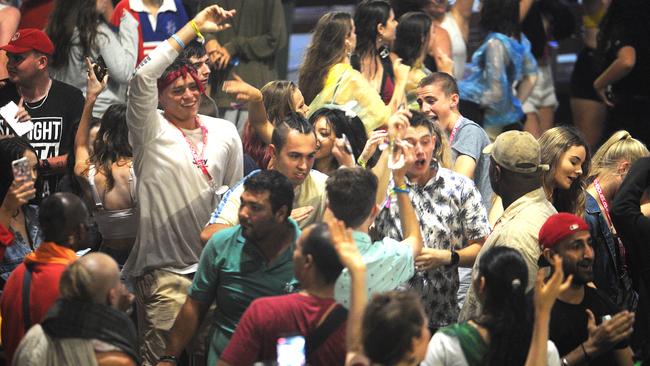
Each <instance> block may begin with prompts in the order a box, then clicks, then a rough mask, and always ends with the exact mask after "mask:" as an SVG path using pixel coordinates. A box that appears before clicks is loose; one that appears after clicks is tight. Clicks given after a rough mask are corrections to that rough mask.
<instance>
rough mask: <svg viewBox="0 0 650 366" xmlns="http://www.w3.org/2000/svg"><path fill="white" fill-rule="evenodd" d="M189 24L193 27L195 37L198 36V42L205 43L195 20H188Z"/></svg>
mask: <svg viewBox="0 0 650 366" xmlns="http://www.w3.org/2000/svg"><path fill="white" fill-rule="evenodd" d="M190 25H191V26H192V29H194V33H195V34H196V38H198V40H199V42H200V43H201V44H205V37H203V34H202V33H201V31H200V30H199V26H198V25H196V22H195V21H194V20H190Z"/></svg>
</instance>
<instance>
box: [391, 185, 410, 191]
mask: <svg viewBox="0 0 650 366" xmlns="http://www.w3.org/2000/svg"><path fill="white" fill-rule="evenodd" d="M393 192H395V193H409V192H411V190H410V189H409V187H408V186H407V185H406V184H401V185H399V186H395V187H393Z"/></svg>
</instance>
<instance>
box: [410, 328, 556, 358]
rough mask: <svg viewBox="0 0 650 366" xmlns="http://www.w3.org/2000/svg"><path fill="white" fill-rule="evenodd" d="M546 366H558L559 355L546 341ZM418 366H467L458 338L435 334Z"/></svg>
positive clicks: (553, 345) (551, 343)
mask: <svg viewBox="0 0 650 366" xmlns="http://www.w3.org/2000/svg"><path fill="white" fill-rule="evenodd" d="M547 353H548V355H547V362H546V364H547V365H548V366H560V365H561V361H560V355H559V353H558V351H557V348H556V347H555V344H554V343H553V342H552V341H548V352H547ZM420 366H468V364H467V360H466V359H465V354H464V353H463V349H462V348H461V346H460V341H458V338H456V337H453V336H449V335H447V334H444V333H442V332H436V334H434V335H433V337H432V338H431V341H430V342H429V347H427V355H426V357H425V358H424V361H422V363H421V364H420Z"/></svg>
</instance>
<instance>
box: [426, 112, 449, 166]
mask: <svg viewBox="0 0 650 366" xmlns="http://www.w3.org/2000/svg"><path fill="white" fill-rule="evenodd" d="M431 125H432V126H433V133H434V134H435V135H436V146H435V148H434V149H433V158H434V159H436V161H437V162H438V164H440V166H441V167H443V168H447V169H453V166H452V165H451V144H450V143H449V138H448V137H447V134H446V133H445V131H444V130H443V128H442V126H440V124H439V123H438V122H437V121H431Z"/></svg>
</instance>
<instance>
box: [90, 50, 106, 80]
mask: <svg viewBox="0 0 650 366" xmlns="http://www.w3.org/2000/svg"><path fill="white" fill-rule="evenodd" d="M92 62H93V72H94V73H95V77H96V78H97V80H99V81H102V80H104V76H106V73H107V72H108V67H106V63H105V62H104V58H103V57H102V56H99V58H98V59H97V60H96V61H95V60H92Z"/></svg>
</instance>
